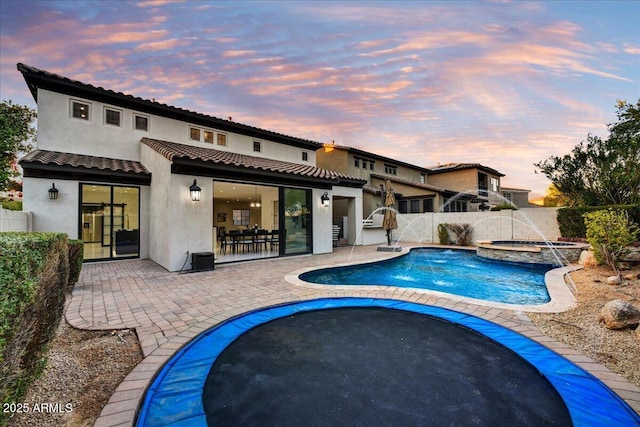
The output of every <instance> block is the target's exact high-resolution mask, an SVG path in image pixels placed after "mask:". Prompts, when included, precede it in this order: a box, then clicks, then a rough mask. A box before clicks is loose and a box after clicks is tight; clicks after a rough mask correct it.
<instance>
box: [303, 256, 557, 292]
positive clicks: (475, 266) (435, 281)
mask: <svg viewBox="0 0 640 427" xmlns="http://www.w3.org/2000/svg"><path fill="white" fill-rule="evenodd" d="M551 268H552V267H551V266H549V265H539V264H537V265H529V264H519V263H511V262H502V261H494V260H487V259H484V258H480V257H478V256H477V255H476V254H475V252H472V251H466V250H442V249H427V248H414V249H412V250H411V251H410V252H409V253H408V254H405V255H402V256H399V257H396V258H392V259H389V260H384V261H379V262H374V263H369V264H359V265H351V266H343V267H332V268H325V269H320V270H314V271H310V272H308V273H303V274H301V275H300V279H301V280H304V281H305V282H310V283H318V284H326V285H354V286H397V287H401V288H418V289H428V290H432V291H440V292H446V293H449V294H455V295H459V296H464V297H469V298H475V299H482V300H488V301H493V302H500V303H505V304H527V305H536V304H545V303H547V302H549V301H550V297H549V293H548V292H547V287H546V284H545V281H544V276H545V273H546V272H547V271H549V270H550V269H551Z"/></svg>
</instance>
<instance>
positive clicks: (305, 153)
mask: <svg viewBox="0 0 640 427" xmlns="http://www.w3.org/2000/svg"><path fill="white" fill-rule="evenodd" d="M302 161H303V162H306V161H309V153H307V152H306V151H303V152H302Z"/></svg>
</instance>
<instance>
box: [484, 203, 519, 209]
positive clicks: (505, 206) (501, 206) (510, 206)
mask: <svg viewBox="0 0 640 427" xmlns="http://www.w3.org/2000/svg"><path fill="white" fill-rule="evenodd" d="M489 210H490V211H501V210H513V211H517V210H518V208H517V207H516V206H515V205H513V204H511V203H509V202H504V203H501V204H499V205H495V206H491V209H489Z"/></svg>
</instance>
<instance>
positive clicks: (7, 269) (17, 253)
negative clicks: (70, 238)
mask: <svg viewBox="0 0 640 427" xmlns="http://www.w3.org/2000/svg"><path fill="white" fill-rule="evenodd" d="M71 246H72V247H78V246H80V248H81V247H82V244H81V243H80V244H78V243H72V245H71ZM69 252H70V249H69V245H68V242H67V235H66V234H62V233H22V232H9V233H0V401H2V402H5V403H7V402H19V401H20V399H21V397H22V396H23V395H24V393H25V391H26V389H27V387H28V386H29V384H30V382H31V381H32V380H33V379H34V378H36V377H37V376H38V375H39V373H40V371H41V370H42V368H43V367H44V363H43V360H44V359H43V357H44V354H45V351H46V348H47V346H48V344H49V343H50V342H51V340H52V339H53V337H54V335H55V331H56V329H57V327H58V324H59V322H60V319H61V317H62V311H63V309H64V300H65V294H66V290H67V289H68V286H69V285H68V284H69ZM76 262H78V261H77V258H76ZM75 268H76V269H77V267H75ZM74 274H77V273H76V272H74ZM76 280H77V278H76ZM0 425H4V422H0Z"/></svg>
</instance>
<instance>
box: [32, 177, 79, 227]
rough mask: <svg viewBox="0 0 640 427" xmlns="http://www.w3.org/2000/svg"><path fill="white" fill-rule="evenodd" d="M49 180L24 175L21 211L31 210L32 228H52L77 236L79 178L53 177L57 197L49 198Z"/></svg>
mask: <svg viewBox="0 0 640 427" xmlns="http://www.w3.org/2000/svg"><path fill="white" fill-rule="evenodd" d="M52 182H53V181H52V180H51V179H43V178H27V177H25V178H24V180H23V182H22V192H23V195H24V196H23V199H22V210H23V211H25V212H32V213H33V231H55V232H60V233H66V234H67V236H69V238H70V239H78V238H80V236H78V224H79V222H78V214H79V213H78V210H79V201H80V186H79V181H60V180H56V181H55V183H56V188H57V189H58V198H57V199H56V200H50V199H49V188H51V184H52Z"/></svg>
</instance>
